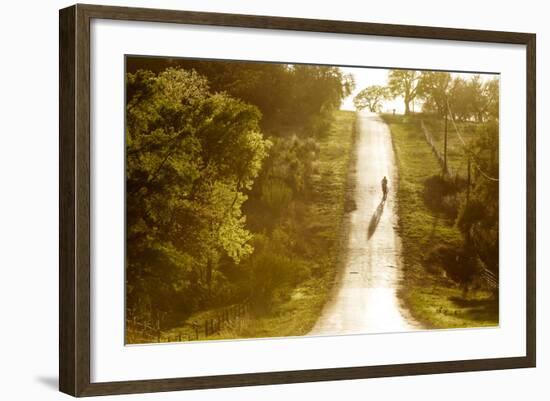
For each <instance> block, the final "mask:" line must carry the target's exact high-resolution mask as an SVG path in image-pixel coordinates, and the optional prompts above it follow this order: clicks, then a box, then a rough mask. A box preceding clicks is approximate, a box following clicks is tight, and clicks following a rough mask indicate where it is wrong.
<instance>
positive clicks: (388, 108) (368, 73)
mask: <svg viewBox="0 0 550 401" xmlns="http://www.w3.org/2000/svg"><path fill="white" fill-rule="evenodd" d="M340 69H341V70H342V71H344V72H345V73H346V74H351V75H352V76H353V78H354V79H355V89H354V91H353V93H352V94H351V95H350V96H348V97H347V98H345V99H344V101H343V102H342V106H341V109H342V110H355V106H354V105H353V98H354V97H355V96H356V95H357V94H358V93H359V92H360V91H361V90H363V89H365V88H366V87H367V86H371V85H381V86H386V85H387V84H388V72H389V71H390V70H388V69H385V68H365V67H340ZM451 75H452V76H453V77H455V76H461V77H463V78H465V79H470V78H471V77H472V76H473V75H474V74H468V73H452V74H451ZM480 75H481V78H482V79H491V78H494V77H495V75H493V74H480ZM411 108H412V109H413V110H416V111H419V110H420V108H421V103H419V102H415V104H414V105H412V104H411ZM393 109H395V112H396V113H398V114H403V113H404V112H405V105H404V104H403V99H402V98H401V97H398V98H396V99H393V100H388V101H385V102H384V103H382V112H390V113H391V112H392V110H393Z"/></svg>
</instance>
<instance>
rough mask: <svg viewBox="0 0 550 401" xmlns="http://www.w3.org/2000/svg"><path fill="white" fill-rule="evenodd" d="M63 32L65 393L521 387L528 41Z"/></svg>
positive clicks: (197, 31) (224, 19)
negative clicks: (299, 385)
mask: <svg viewBox="0 0 550 401" xmlns="http://www.w3.org/2000/svg"><path fill="white" fill-rule="evenodd" d="M59 18H60V19H59V26H60V117H59V118H60V377H59V379H60V380H59V386H60V390H61V391H63V392H65V393H67V394H71V395H73V396H92V395H105V394H122V393H142V392H155V391H172V390H185V389H201V388H217V387H232V386H248V385H261V384H279V383H295V382H310V381H323V380H346V379H360V378H373V377H387V376H398V375H418V374H432V373H442V372H463V371H479V370H490V369H510V368H527V367H534V366H535V360H536V357H535V355H536V352H535V350H536V346H535V344H536V338H535V333H536V319H535V298H536V294H535V282H536V281H535V213H536V212H535V113H536V106H535V35H534V34H529V33H512V32H494V31H479V30H465V29H450V28H434V27H419V26H403V25H385V24H371V23H363V22H350V21H326V20H311V19H295V18H282V17H267V16H251V15H233V14H217V13H202V12H189V11H169V10H154V9H138V8H122V7H106V6H95V5H75V6H72V7H69V8H65V9H63V10H61V11H60V17H59Z"/></svg>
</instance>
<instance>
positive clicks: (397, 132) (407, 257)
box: [383, 115, 498, 328]
mask: <svg viewBox="0 0 550 401" xmlns="http://www.w3.org/2000/svg"><path fill="white" fill-rule="evenodd" d="M383 117H384V119H385V121H386V122H387V123H388V124H389V126H390V129H391V132H392V140H393V144H394V149H395V153H396V158H397V162H398V171H399V188H398V192H397V198H398V216H399V234H400V237H401V240H402V245H403V246H402V254H403V262H404V280H403V285H402V288H401V289H400V294H399V295H400V297H401V298H402V300H403V302H404V304H405V305H406V307H407V308H408V309H409V310H410V312H411V313H412V315H413V316H414V317H415V318H416V319H417V320H418V321H420V322H421V323H423V324H424V325H425V326H426V327H428V328H456V327H481V326H494V325H498V300H496V299H493V298H491V294H490V293H489V292H486V291H481V290H480V291H476V292H470V293H469V294H468V297H466V298H464V297H463V294H462V290H461V289H459V288H458V287H457V286H456V285H454V284H453V283H452V282H450V281H449V280H448V279H446V278H445V277H443V276H441V275H440V274H434V273H430V272H428V270H426V268H425V267H424V265H423V263H424V258H425V256H426V255H427V254H428V253H429V252H430V250H431V249H433V247H434V245H448V246H456V247H459V246H461V244H462V242H463V239H462V235H461V233H460V231H459V230H458V228H457V227H456V226H455V224H454V221H453V220H452V219H449V218H448V217H445V216H444V215H442V214H437V213H435V212H433V211H432V210H430V209H429V208H428V207H427V206H426V204H425V202H424V197H423V191H424V181H425V180H426V179H427V178H428V177H430V176H433V175H435V174H438V173H439V172H440V171H441V169H440V166H439V164H438V162H437V160H436V158H435V156H434V155H433V153H432V151H431V149H430V147H429V145H428V144H427V143H426V141H425V139H424V136H423V134H422V131H421V128H420V122H419V120H417V119H415V118H414V117H403V116H391V115H385V116H383Z"/></svg>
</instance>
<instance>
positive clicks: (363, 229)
mask: <svg viewBox="0 0 550 401" xmlns="http://www.w3.org/2000/svg"><path fill="white" fill-rule="evenodd" d="M357 118H358V137H357V145H356V146H357V150H356V151H357V153H356V169H355V174H354V179H355V189H354V200H355V204H356V209H355V210H354V211H353V212H351V213H350V215H349V219H350V220H349V223H348V226H349V232H348V239H347V249H346V251H347V253H346V261H345V265H344V266H343V270H342V271H341V272H340V273H339V274H338V275H337V278H336V280H337V282H336V284H335V288H334V292H333V294H332V296H331V299H330V300H329V301H328V303H327V304H326V305H325V308H324V309H323V311H322V313H321V316H320V318H319V319H318V321H317V323H316V324H315V326H314V328H313V330H312V331H311V332H310V335H334V334H358V333H388V332H401V331H409V330H415V329H420V328H421V327H420V325H419V324H418V323H417V322H415V321H414V320H413V319H412V318H411V316H410V315H409V313H408V312H407V311H406V310H404V309H403V307H402V306H401V305H400V302H399V299H398V297H397V290H398V288H399V283H400V280H401V276H402V272H401V269H402V263H401V241H400V238H399V235H398V233H397V213H396V208H397V205H396V199H395V195H396V190H397V188H396V183H397V179H398V176H397V166H396V162H395V157H394V152H393V145H392V140H391V133H390V129H389V127H388V126H387V124H386V123H385V122H384V121H382V119H381V118H380V117H379V116H378V115H377V114H374V113H368V112H365V111H362V112H359V113H358V117H357ZM384 176H386V177H387V178H388V181H389V193H388V197H387V199H386V200H383V197H382V189H381V180H382V178H383V177H384Z"/></svg>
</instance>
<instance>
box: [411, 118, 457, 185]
mask: <svg viewBox="0 0 550 401" xmlns="http://www.w3.org/2000/svg"><path fill="white" fill-rule="evenodd" d="M420 127H421V128H422V133H423V134H424V138H425V139H426V142H428V145H430V148H431V149H432V152H433V154H434V155H435V157H436V159H437V161H438V163H439V165H440V166H441V170H442V171H443V173H444V174H446V175H447V176H451V177H457V176H458V174H453V171H452V169H451V168H450V167H449V165H448V163H447V164H446V163H445V157H444V155H442V154H441V151H440V150H439V149H438V147H437V142H436V141H435V140H434V138H433V136H432V134H431V132H430V131H429V130H428V128H427V127H426V124H424V120H420Z"/></svg>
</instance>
